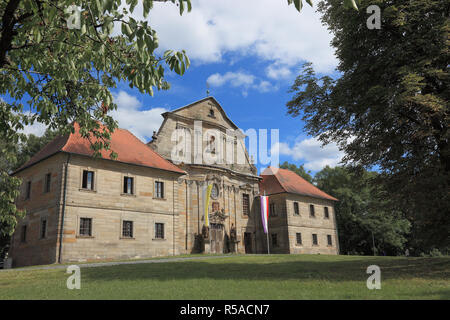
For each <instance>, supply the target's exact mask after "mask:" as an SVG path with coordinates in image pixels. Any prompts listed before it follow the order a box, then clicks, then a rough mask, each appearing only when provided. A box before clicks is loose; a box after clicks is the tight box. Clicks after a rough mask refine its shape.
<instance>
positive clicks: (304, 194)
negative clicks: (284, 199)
mask: <svg viewBox="0 0 450 320" xmlns="http://www.w3.org/2000/svg"><path fill="white" fill-rule="evenodd" d="M283 193H286V194H295V195H299V196H304V197H311V198H315V199H321V200H329V201H339V199H336V198H334V197H333V198H334V199H330V198H325V197H319V196H312V195H310V194H306V193H297V192H288V191H283V192H275V193H269V194H267V195H268V196H273V195H276V194H283Z"/></svg>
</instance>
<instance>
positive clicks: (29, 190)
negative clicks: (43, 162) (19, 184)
mask: <svg viewBox="0 0 450 320" xmlns="http://www.w3.org/2000/svg"><path fill="white" fill-rule="evenodd" d="M30 198H31V181H28V182H27V190H26V193H25V200H28V199H30Z"/></svg>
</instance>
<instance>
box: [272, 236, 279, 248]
mask: <svg viewBox="0 0 450 320" xmlns="http://www.w3.org/2000/svg"><path fill="white" fill-rule="evenodd" d="M272 246H273V247H278V238H277V234H276V233H272Z"/></svg>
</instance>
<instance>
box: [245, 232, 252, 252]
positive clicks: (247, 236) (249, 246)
mask: <svg viewBox="0 0 450 320" xmlns="http://www.w3.org/2000/svg"><path fill="white" fill-rule="evenodd" d="M244 247H245V253H253V248H252V234H251V233H250V232H244Z"/></svg>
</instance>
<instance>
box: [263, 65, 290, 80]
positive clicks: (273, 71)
mask: <svg viewBox="0 0 450 320" xmlns="http://www.w3.org/2000/svg"><path fill="white" fill-rule="evenodd" d="M266 74H267V76H268V77H269V78H271V79H274V80H279V79H285V78H289V77H290V76H291V75H292V72H291V70H290V69H289V68H288V67H286V66H283V65H279V64H275V63H274V64H271V65H270V66H268V67H267V68H266Z"/></svg>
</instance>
